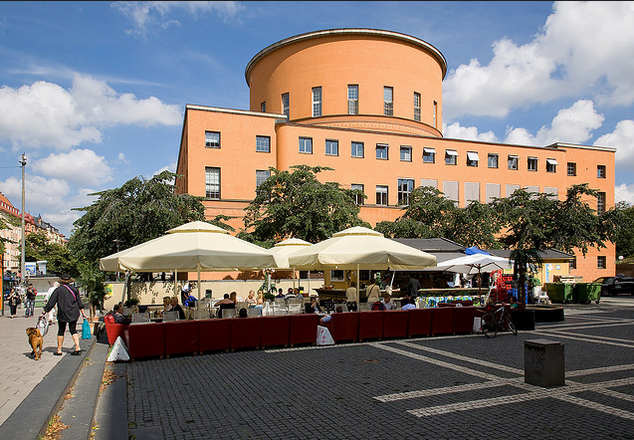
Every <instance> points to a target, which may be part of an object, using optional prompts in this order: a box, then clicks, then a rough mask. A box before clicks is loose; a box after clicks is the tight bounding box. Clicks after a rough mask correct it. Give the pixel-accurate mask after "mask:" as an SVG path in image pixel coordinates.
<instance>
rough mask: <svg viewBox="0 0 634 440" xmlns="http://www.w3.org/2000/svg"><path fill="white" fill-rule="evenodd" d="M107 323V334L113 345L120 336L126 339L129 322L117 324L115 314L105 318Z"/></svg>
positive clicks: (109, 341)
mask: <svg viewBox="0 0 634 440" xmlns="http://www.w3.org/2000/svg"><path fill="white" fill-rule="evenodd" d="M103 322H104V323H105V325H106V335H108V344H110V345H113V344H114V343H115V342H116V341H117V338H118V337H119V336H121V339H123V340H124V341H125V331H126V329H127V328H128V325H129V324H117V323H116V322H114V316H112V315H106V316H104V318H103Z"/></svg>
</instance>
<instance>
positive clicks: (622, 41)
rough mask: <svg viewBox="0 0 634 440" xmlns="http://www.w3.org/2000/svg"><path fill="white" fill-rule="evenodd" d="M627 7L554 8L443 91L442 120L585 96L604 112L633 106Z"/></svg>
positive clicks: (633, 12)
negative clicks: (522, 37) (519, 39)
mask: <svg viewBox="0 0 634 440" xmlns="http://www.w3.org/2000/svg"><path fill="white" fill-rule="evenodd" d="M633 22H634V2H555V3H554V12H553V13H552V14H551V15H550V16H549V17H548V19H547V21H546V24H545V26H544V28H543V31H542V32H541V33H539V34H537V35H536V36H535V38H534V39H533V41H531V42H530V43H527V44H525V45H522V46H518V45H516V44H515V43H514V42H513V41H511V40H510V39H508V38H504V39H501V40H499V41H497V42H495V43H494V44H493V58H492V60H491V62H490V63H489V64H488V65H481V63H480V62H479V60H477V59H473V60H471V62H470V63H469V64H468V65H462V66H459V67H458V68H457V69H455V70H454V71H451V72H449V74H448V76H447V79H446V80H445V82H444V85H443V95H444V96H443V98H444V113H445V115H446V118H447V119H448V120H451V119H456V118H457V117H459V116H461V115H464V114H473V115H482V116H493V117H504V116H506V115H508V113H509V112H510V111H511V110H513V109H517V108H525V107H529V106H531V105H533V104H536V103H543V102H549V101H552V100H555V99H558V98H562V97H571V96H579V94H581V93H586V94H587V93H588V90H591V92H590V93H592V96H588V98H591V99H595V100H597V102H601V103H602V104H604V105H628V104H631V103H632V102H634V76H632V74H631V72H632V71H634V57H628V56H624V55H623V54H629V53H634V26H632V23H633Z"/></svg>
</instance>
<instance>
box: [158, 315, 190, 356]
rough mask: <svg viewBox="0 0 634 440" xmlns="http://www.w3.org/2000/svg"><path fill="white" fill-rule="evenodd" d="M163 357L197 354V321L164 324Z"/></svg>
mask: <svg viewBox="0 0 634 440" xmlns="http://www.w3.org/2000/svg"><path fill="white" fill-rule="evenodd" d="M164 324H165V356H166V357H170V356H171V355H173V354H184V353H189V354H197V353H198V321H168V322H165V323H164Z"/></svg>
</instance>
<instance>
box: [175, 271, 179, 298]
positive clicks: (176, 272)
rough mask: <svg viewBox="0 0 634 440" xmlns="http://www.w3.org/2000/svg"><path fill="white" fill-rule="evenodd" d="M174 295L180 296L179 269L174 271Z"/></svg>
mask: <svg viewBox="0 0 634 440" xmlns="http://www.w3.org/2000/svg"><path fill="white" fill-rule="evenodd" d="M174 296H175V297H178V271H177V270H175V271H174Z"/></svg>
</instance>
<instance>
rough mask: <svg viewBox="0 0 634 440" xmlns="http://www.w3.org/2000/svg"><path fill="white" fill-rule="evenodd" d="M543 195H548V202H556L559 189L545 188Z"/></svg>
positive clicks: (553, 187) (554, 187)
mask: <svg viewBox="0 0 634 440" xmlns="http://www.w3.org/2000/svg"><path fill="white" fill-rule="evenodd" d="M544 193H545V194H547V195H548V198H549V199H550V200H557V199H558V197H559V188H557V187H556V186H545V187H544Z"/></svg>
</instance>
